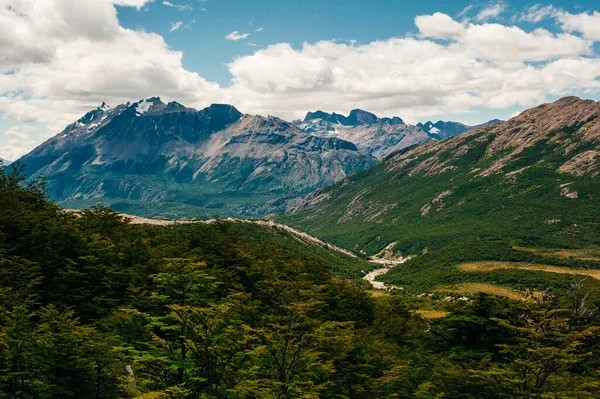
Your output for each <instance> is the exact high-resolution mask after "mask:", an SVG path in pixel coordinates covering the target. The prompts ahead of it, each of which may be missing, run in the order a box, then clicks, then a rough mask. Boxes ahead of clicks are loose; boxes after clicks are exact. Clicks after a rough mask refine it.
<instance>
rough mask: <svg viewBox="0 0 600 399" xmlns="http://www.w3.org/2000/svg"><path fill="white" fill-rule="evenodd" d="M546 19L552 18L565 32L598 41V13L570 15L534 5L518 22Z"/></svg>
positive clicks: (599, 26) (599, 28) (599, 27)
mask: <svg viewBox="0 0 600 399" xmlns="http://www.w3.org/2000/svg"><path fill="white" fill-rule="evenodd" d="M546 18H554V19H555V20H556V22H557V23H558V24H559V25H560V27H561V28H562V29H563V30H564V31H565V32H578V33H581V34H582V35H583V37H585V38H587V39H590V40H594V41H600V12H598V11H593V12H583V13H580V14H571V13H569V12H566V11H564V10H562V9H560V8H556V7H554V6H551V5H549V6H543V5H541V4H536V5H534V6H531V7H529V8H528V9H527V10H526V11H525V12H524V13H522V14H521V16H520V18H519V19H520V20H521V21H527V22H532V23H539V22H541V21H542V20H544V19H546Z"/></svg>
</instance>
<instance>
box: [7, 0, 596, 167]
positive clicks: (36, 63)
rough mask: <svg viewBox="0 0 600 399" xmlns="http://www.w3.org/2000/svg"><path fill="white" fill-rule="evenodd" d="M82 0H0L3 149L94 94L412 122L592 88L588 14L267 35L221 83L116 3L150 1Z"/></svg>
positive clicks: (24, 146)
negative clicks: (304, 36)
mask: <svg viewBox="0 0 600 399" xmlns="http://www.w3.org/2000/svg"><path fill="white" fill-rule="evenodd" d="M82 3H84V2H81V1H80V0H0V5H5V7H0V113H1V114H2V117H3V118H4V119H8V120H10V121H12V122H11V125H12V126H11V127H10V129H9V130H8V131H6V132H0V141H1V142H2V145H0V156H2V157H4V158H8V159H16V158H17V157H18V156H19V155H21V154H23V153H24V152H26V151H28V150H30V149H31V148H32V147H33V146H34V145H35V144H38V143H40V142H41V141H42V140H44V139H46V138H47V137H49V136H50V135H53V134H56V133H58V132H59V131H60V130H62V129H63V128H64V126H66V125H67V124H69V123H71V122H72V121H74V120H76V119H77V118H79V117H80V116H81V115H83V114H84V113H85V112H87V111H88V110H89V109H92V108H94V107H96V106H98V105H99V104H100V103H101V102H102V101H106V102H108V103H110V104H112V105H116V104H119V103H124V102H126V101H129V100H135V99H140V98H147V97H151V96H155V95H159V96H161V97H162V98H163V99H164V100H167V101H168V100H177V101H179V102H181V103H183V104H186V105H189V106H193V107H197V108H200V107H203V106H206V105H208V104H210V103H214V102H226V103H231V104H233V105H235V106H236V107H238V108H239V109H240V110H242V111H243V112H249V113H260V114H272V115H277V116H280V117H283V118H287V119H291V118H297V117H299V116H302V114H304V113H305V112H306V111H307V110H313V109H316V108H320V109H326V110H328V111H336V112H348V111H349V110H350V109H352V108H357V107H359V108H363V109H368V110H370V111H373V112H376V113H378V114H380V115H387V116H389V115H400V116H402V117H403V118H404V119H406V120H412V121H415V120H416V119H420V118H425V117H427V116H430V115H440V114H448V113H454V114H456V113H463V112H469V111H470V110H473V109H474V108H499V109H504V108H507V107H510V106H515V105H517V106H521V107H527V106H531V105H534V104H536V103H539V102H543V101H545V100H547V96H548V95H563V94H571V93H573V92H575V91H579V92H580V91H582V90H583V91H587V92H592V91H596V92H598V91H600V80H599V79H600V58H598V57H597V56H596V55H595V54H594V53H593V44H594V40H598V39H597V37H598V36H596V32H595V31H594V26H593V21H595V18H597V13H582V14H568V13H565V12H564V11H562V10H553V11H552V12H553V14H551V15H550V16H543V17H542V16H539V15H542V14H539V15H538V14H535V13H532V14H531V16H530V20H531V21H532V22H533V21H535V20H538V21H539V20H541V19H538V18H549V17H552V18H556V21H557V24H558V27H563V26H564V31H563V32H559V33H551V32H549V31H547V30H544V29H533V30H524V29H521V28H519V27H516V26H505V25H502V24H495V23H485V22H482V23H476V24H475V23H469V22H468V21H466V20H464V21H458V20H455V19H454V18H452V17H450V16H448V15H445V14H442V13H435V14H432V15H423V16H418V17H416V18H415V24H416V26H417V28H418V30H419V34H418V35H415V36H411V35H406V36H402V37H396V38H389V39H386V40H378V41H373V42H370V43H364V44H360V43H356V42H351V43H342V42H337V41H319V42H316V43H304V44H303V45H302V46H300V47H293V46H292V45H290V44H287V43H277V44H273V45H271V46H268V47H266V48H263V49H258V50H256V51H254V52H253V53H252V54H250V55H246V56H241V57H237V58H235V59H234V60H232V61H231V62H230V63H229V64H228V65H227V67H228V69H229V71H230V73H231V74H232V76H233V78H232V81H231V84H230V85H228V86H227V87H221V86H219V85H218V84H216V83H213V82H209V81H207V80H205V79H203V78H202V77H201V76H199V75H198V74H197V73H194V72H190V71H188V70H186V69H185V68H183V66H182V56H183V54H182V53H181V52H179V51H174V50H172V49H170V48H169V47H168V46H167V44H166V43H165V41H164V39H163V38H162V37H161V36H159V35H157V34H154V33H149V32H145V31H136V30H131V29H126V28H124V27H122V26H121V25H120V24H119V21H118V19H117V10H116V8H115V5H120V6H131V7H137V8H143V7H144V5H147V4H148V3H149V1H143V0H90V1H86V2H85V4H82ZM6 6H10V7H6ZM534 11H535V10H534ZM537 11H538V12H539V13H542V11H541V9H538V10H537ZM544 12H547V11H544ZM561 13H562V14H561ZM561 15H562V16H561ZM575 17H576V18H575ZM183 28H185V26H184V25H179V29H183ZM227 36H228V39H230V40H242V39H246V38H247V37H248V36H249V34H248V33H240V32H239V31H234V32H232V33H231V34H229V35H227Z"/></svg>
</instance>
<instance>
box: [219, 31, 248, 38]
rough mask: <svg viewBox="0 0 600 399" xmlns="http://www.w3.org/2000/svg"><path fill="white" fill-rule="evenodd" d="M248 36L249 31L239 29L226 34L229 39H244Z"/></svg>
mask: <svg viewBox="0 0 600 399" xmlns="http://www.w3.org/2000/svg"><path fill="white" fill-rule="evenodd" d="M248 36H250V34H249V33H240V32H238V31H237V30H234V31H233V32H231V33H230V34H228V35H227V36H225V39H227V40H242V39H246V38H247V37H248Z"/></svg>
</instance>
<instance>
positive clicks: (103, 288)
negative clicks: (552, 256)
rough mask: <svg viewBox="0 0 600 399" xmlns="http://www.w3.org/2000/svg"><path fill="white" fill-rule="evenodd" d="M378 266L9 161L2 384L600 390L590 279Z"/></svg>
mask: <svg viewBox="0 0 600 399" xmlns="http://www.w3.org/2000/svg"><path fill="white" fill-rule="evenodd" d="M442 255H443V254H438V255H435V256H431V257H425V261H426V262H429V263H430V265H429V264H428V266H427V267H428V269H427V270H430V273H432V274H431V276H432V277H434V276H435V275H434V274H433V273H435V270H436V267H437V268H439V267H441V266H440V263H441V262H443V261H444V257H442ZM447 255H448V256H451V254H450V253H449V254H447ZM492 255H493V254H492V253H487V256H489V257H491V256H492ZM452 256H454V257H455V259H456V260H457V261H460V259H461V258H460V254H456V253H455V254H453V255H452ZM453 259H454V258H453ZM446 261H447V260H446ZM436 265H437V266H436ZM367 267H369V266H368V264H367V263H366V262H365V261H363V260H360V259H353V258H350V257H346V256H343V255H341V254H331V253H327V251H325V250H324V249H322V248H316V247H311V246H309V245H307V244H306V243H303V242H300V241H298V240H295V239H294V238H293V237H291V236H290V235H288V234H286V233H283V232H280V231H276V230H273V229H268V228H266V227H259V226H256V225H251V224H240V223H233V222H225V221H217V222H215V223H211V224H206V223H194V224H179V225H174V226H150V225H134V224H131V223H129V222H128V220H127V219H125V218H124V217H122V216H121V215H119V214H117V213H115V212H113V211H112V210H110V209H107V208H92V209H89V210H84V211H81V212H77V213H74V212H66V211H64V210H62V209H60V208H59V207H58V206H56V205H55V204H54V203H53V202H52V201H50V200H49V199H48V198H47V197H46V195H45V191H44V185H43V182H41V181H29V182H27V181H26V180H25V179H24V177H23V175H22V168H21V167H20V166H19V165H18V164H16V165H13V166H12V167H11V168H10V169H5V170H1V169H0V398H5V399H9V398H10V399H30V398H31V399H34V398H35V399H46V398H52V399H58V398H78V399H85V398H94V399H100V398H140V399H141V398H144V399H150V398H153V399H158V398H165V399H166V398H178V399H179V398H181V399H183V398H205V399H208V398H211V399H212V398H218V399H225V398H231V399H234V398H247V399H254V398H282V399H283V398H307V399H308V398H357V399H358V398H361V399H362V398H364V399H366V398H431V399H433V398H464V399H466V398H477V399H487V398H490V399H491V398H515V399H517V398H597V397H599V395H600V319H599V318H598V312H597V310H596V309H597V307H598V303H597V302H598V300H599V299H598V297H597V295H595V294H594V293H593V292H592V291H593V288H595V286H594V285H590V284H589V280H585V279H584V278H582V277H581V276H570V277H569V278H568V280H567V279H565V278H561V279H554V280H553V279H548V280H547V285H548V287H546V289H545V290H544V294H543V295H538V296H536V297H535V298H533V299H532V300H527V301H523V300H511V299H508V298H504V297H500V296H492V295H487V294H482V293H480V294H476V295H473V296H470V297H469V298H468V299H467V300H451V301H444V299H443V298H438V296H433V297H432V298H428V297H425V298H420V297H417V296H415V295H412V294H409V290H406V291H402V290H395V291H391V292H377V293H374V292H373V291H370V290H369V287H367V286H366V283H365V282H364V281H362V280H360V278H359V277H360V276H361V273H362V270H363V269H364V268H367ZM416 275H417V271H415V270H412V271H410V273H408V274H407V275H406V276H405V277H404V278H405V279H406V281H407V283H410V282H411V281H415V282H418V284H420V285H421V286H423V284H424V283H423V280H425V278H423V277H416ZM415 284H416V283H415ZM427 310H429V311H430V312H429V313H427V312H426V311H427ZM434 311H436V312H438V315H437V316H435V317H434V316H432V313H434Z"/></svg>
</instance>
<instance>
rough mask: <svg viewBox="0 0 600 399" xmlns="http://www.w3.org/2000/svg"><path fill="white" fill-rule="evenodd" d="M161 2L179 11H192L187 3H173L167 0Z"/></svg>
mask: <svg viewBox="0 0 600 399" xmlns="http://www.w3.org/2000/svg"><path fill="white" fill-rule="evenodd" d="M162 3H163V5H165V6H167V7H172V8H175V9H177V10H179V11H192V10H193V8H192V6H190V5H189V4H186V5H178V4H173V3H171V2H169V1H163V2H162Z"/></svg>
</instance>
